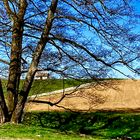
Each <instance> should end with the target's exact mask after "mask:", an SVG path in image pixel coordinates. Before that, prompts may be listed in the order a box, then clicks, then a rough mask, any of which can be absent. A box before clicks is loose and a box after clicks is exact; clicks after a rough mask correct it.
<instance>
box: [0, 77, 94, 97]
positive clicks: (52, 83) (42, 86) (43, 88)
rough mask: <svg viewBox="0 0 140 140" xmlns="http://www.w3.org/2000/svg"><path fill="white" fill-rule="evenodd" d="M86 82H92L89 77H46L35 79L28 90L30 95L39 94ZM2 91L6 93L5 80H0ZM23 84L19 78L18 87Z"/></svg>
mask: <svg viewBox="0 0 140 140" xmlns="http://www.w3.org/2000/svg"><path fill="white" fill-rule="evenodd" d="M87 82H92V80H90V79H82V80H74V79H64V81H63V80H62V79H48V80H35V81H34V82H33V85H32V88H31V90H30V95H35V94H40V93H44V92H51V91H54V90H60V89H63V88H68V87H73V86H78V85H81V84H84V83H87ZM2 84H3V91H4V93H6V86H7V80H4V79H3V80H2ZM22 85H23V80H21V83H20V88H21V87H22Z"/></svg>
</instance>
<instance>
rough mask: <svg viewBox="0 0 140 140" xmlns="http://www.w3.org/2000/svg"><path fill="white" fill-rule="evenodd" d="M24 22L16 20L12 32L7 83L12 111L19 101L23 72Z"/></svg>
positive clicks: (9, 105)
mask: <svg viewBox="0 0 140 140" xmlns="http://www.w3.org/2000/svg"><path fill="white" fill-rule="evenodd" d="M22 26H23V25H22V23H21V22H19V21H18V20H16V21H14V24H13V33H12V46H11V57H10V68H9V78H8V85H7V93H8V99H7V101H8V109H9V112H11V113H12V111H13V110H14V107H15V105H16V102H17V94H18V93H17V89H18V87H19V79H20V74H21V70H20V69H21V51H22V33H23V29H22Z"/></svg>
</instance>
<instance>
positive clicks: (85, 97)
mask: <svg viewBox="0 0 140 140" xmlns="http://www.w3.org/2000/svg"><path fill="white" fill-rule="evenodd" d="M69 93H70V92H69ZM69 93H65V94H69ZM63 94H64V93H60V94H55V95H48V96H43V97H38V98H36V99H35V100H42V101H51V102H57V101H58V100H59V99H60V98H61V97H62V96H63ZM64 109H68V110H69V109H70V110H74V111H95V110H125V111H127V110H133V111H140V80H135V81H134V80H116V81H115V80H112V81H104V82H101V83H100V84H92V85H91V86H89V87H85V88H83V89H79V90H77V91H76V92H71V94H69V95H68V96H66V97H65V98H64V99H63V100H62V101H61V102H60V103H59V104H58V106H49V105H47V104H38V103H28V104H27V106H26V110H27V111H51V110H57V111H58V110H59V111H63V110H64Z"/></svg>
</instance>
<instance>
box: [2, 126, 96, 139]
mask: <svg viewBox="0 0 140 140" xmlns="http://www.w3.org/2000/svg"><path fill="white" fill-rule="evenodd" d="M0 138H7V139H8V140H10V138H13V139H16V138H21V139H22V138H24V139H25V140H26V139H28V140H98V138H93V137H91V136H84V135H82V136H80V135H76V134H65V133H63V132H60V131H57V130H53V129H48V128H42V127H37V126H26V125H23V124H22V125H11V124H4V125H1V126H0Z"/></svg>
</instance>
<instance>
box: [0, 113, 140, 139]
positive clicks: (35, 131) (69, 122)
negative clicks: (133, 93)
mask: <svg viewBox="0 0 140 140" xmlns="http://www.w3.org/2000/svg"><path fill="white" fill-rule="evenodd" d="M123 136H127V137H132V138H133V140H139V139H140V114H136V113H118V112H95V113H80V112H77V113H74V112H73V113H72V112H27V113H25V116H24V120H23V122H22V124H20V125H11V124H4V125H1V126H0V138H1V137H2V138H4V137H8V138H30V139H34V140H56V139H57V140H90V139H91V140H111V139H113V138H117V137H123Z"/></svg>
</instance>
